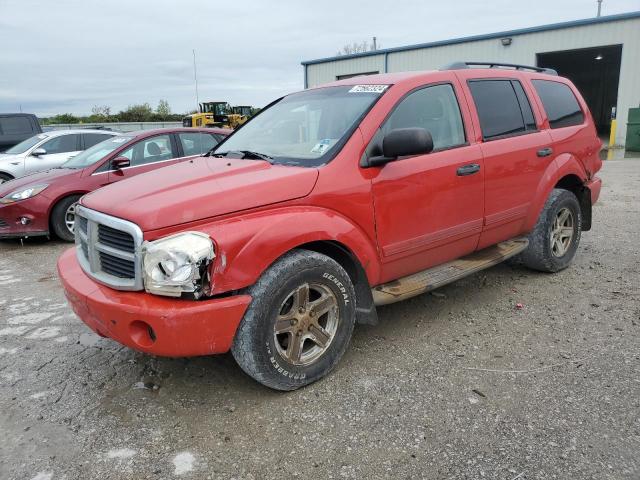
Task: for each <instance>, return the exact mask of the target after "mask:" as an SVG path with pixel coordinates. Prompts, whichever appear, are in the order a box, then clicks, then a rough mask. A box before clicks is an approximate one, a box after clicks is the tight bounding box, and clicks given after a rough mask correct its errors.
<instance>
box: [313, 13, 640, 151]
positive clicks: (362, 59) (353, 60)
mask: <svg viewBox="0 0 640 480" xmlns="http://www.w3.org/2000/svg"><path fill="white" fill-rule="evenodd" d="M454 61H479V62H480V61H482V62H486V61H492V62H503V63H518V64H524V65H536V66H539V67H550V68H553V69H555V70H557V71H558V73H559V74H560V75H562V76H565V77H568V78H570V79H571V80H572V81H573V82H574V83H575V85H576V86H577V87H578V89H579V90H580V91H581V92H582V95H583V96H584V98H585V100H586V101H587V104H588V105H589V107H590V109H591V112H592V114H593V117H594V120H595V122H596V124H597V126H598V130H599V132H600V133H601V134H602V135H608V134H609V129H610V125H611V115H612V109H613V108H614V107H615V110H616V112H617V118H618V122H617V123H618V127H617V132H616V134H615V143H616V144H617V145H624V143H625V135H626V127H627V116H628V111H629V109H630V108H637V107H638V106H640V11H638V12H631V13H624V14H620V15H609V16H604V17H596V18H589V19H584V20H575V21H571V22H563V23H555V24H550V25H542V26H539V27H531V28H523V29H519V30H511V31H505V32H497V33H491V34H487V35H476V36H472V37H464V38H455V39H451V40H444V41H438V42H430V43H423V44H418V45H408V46H405V47H397V48H387V49H383V50H376V51H371V52H364V53H357V54H353V55H342V56H337V57H329V58H321V59H318V60H308V61H304V62H302V65H303V68H304V82H305V88H308V87H313V86H316V85H320V84H323V83H327V82H332V81H335V80H340V79H343V78H348V77H353V76H357V75H371V74H375V73H383V72H400V71H408V70H436V69H438V68H441V67H442V66H444V65H447V64H450V63H452V62H454Z"/></svg>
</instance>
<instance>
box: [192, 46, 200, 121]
mask: <svg viewBox="0 0 640 480" xmlns="http://www.w3.org/2000/svg"><path fill="white" fill-rule="evenodd" d="M192 51H193V80H194V81H195V84H196V110H198V111H199V110H200V98H198V70H197V69H196V51H195V49H193V50H192Z"/></svg>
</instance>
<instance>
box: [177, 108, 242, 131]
mask: <svg viewBox="0 0 640 480" xmlns="http://www.w3.org/2000/svg"><path fill="white" fill-rule="evenodd" d="M199 110H200V111H199V112H198V113H192V114H191V115H187V116H186V117H184V118H183V119H182V126H183V127H218V128H237V127H239V126H240V125H242V124H243V123H244V122H246V121H247V120H248V119H249V117H248V116H246V115H242V114H239V113H235V112H234V110H233V109H232V108H231V106H230V105H229V104H228V103H227V102H203V103H200V104H199Z"/></svg>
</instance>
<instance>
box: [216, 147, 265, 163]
mask: <svg viewBox="0 0 640 480" xmlns="http://www.w3.org/2000/svg"><path fill="white" fill-rule="evenodd" d="M230 153H241V154H242V157H241V158H254V159H255V158H257V159H258V160H265V161H267V162H269V163H273V157H272V156H270V155H267V154H266V153H260V152H253V151H251V150H229V151H228V152H215V153H211V154H210V155H211V156H212V157H217V158H223V157H226V156H227V155H229V154H230Z"/></svg>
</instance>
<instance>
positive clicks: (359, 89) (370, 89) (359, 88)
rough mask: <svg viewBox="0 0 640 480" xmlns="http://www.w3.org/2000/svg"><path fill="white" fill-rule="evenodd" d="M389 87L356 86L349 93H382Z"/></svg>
mask: <svg viewBox="0 0 640 480" xmlns="http://www.w3.org/2000/svg"><path fill="white" fill-rule="evenodd" d="M387 88H389V85H356V86H355V87H353V88H352V89H351V90H349V93H382V92H384V91H385V90H386V89H387Z"/></svg>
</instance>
